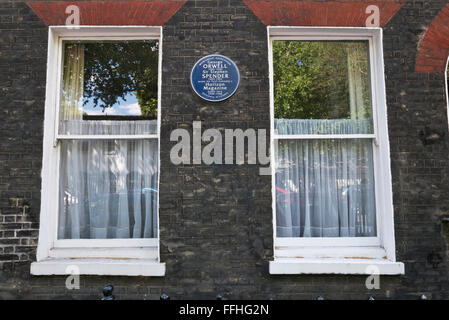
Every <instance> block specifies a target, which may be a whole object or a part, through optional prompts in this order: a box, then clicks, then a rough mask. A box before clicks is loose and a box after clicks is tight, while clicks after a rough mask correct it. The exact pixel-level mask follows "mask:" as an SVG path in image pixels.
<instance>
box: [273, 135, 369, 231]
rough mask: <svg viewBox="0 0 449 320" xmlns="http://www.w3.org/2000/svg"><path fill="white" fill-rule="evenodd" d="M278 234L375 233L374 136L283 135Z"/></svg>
mask: <svg viewBox="0 0 449 320" xmlns="http://www.w3.org/2000/svg"><path fill="white" fill-rule="evenodd" d="M276 226H277V236H278V237H374V236H376V206H375V195H374V173H373V155H372V141H370V140H356V139H347V140H346V139H344V140H296V141H292V140H280V141H279V144H278V150H277V161H276Z"/></svg>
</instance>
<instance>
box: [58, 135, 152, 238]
mask: <svg viewBox="0 0 449 320" xmlns="http://www.w3.org/2000/svg"><path fill="white" fill-rule="evenodd" d="M61 143H62V146H61V167H60V194H59V229H58V230H59V232H58V238H59V239H114V238H154V237H157V198H158V197H157V195H158V189H157V186H158V143H157V140H136V141H132V140H68V141H62V142H61Z"/></svg>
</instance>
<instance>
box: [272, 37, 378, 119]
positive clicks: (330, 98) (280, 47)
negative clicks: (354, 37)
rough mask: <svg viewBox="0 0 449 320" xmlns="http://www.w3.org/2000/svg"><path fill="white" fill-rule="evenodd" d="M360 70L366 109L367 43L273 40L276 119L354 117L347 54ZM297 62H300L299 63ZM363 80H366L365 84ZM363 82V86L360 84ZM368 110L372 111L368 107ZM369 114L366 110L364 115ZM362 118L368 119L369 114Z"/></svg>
mask: <svg viewBox="0 0 449 320" xmlns="http://www.w3.org/2000/svg"><path fill="white" fill-rule="evenodd" d="M349 52H350V54H351V57H350V59H349V61H352V62H350V63H351V67H352V68H357V72H358V74H360V75H361V77H362V78H361V79H359V84H358V85H359V86H362V87H363V88H362V92H363V101H364V103H363V104H364V106H369V105H370V97H369V92H370V90H369V80H368V55H367V47H366V43H364V42H356V41H353V42H347V41H345V42H342V41H333V42H331V41H327V42H322V41H274V42H273V68H274V91H275V92H274V93H275V104H274V105H275V117H276V118H287V119H337V118H340V119H344V118H351V114H350V108H349V105H350V96H349V80H348V78H349V77H348V72H349V71H348V70H349V69H348V68H349V63H348V55H349ZM298 60H299V61H300V62H298ZM362 79H363V81H362ZM360 82H361V83H360ZM367 109H369V108H367ZM367 111H368V112H369V110H366V111H365V112H367ZM359 117H362V118H366V117H369V114H368V115H367V114H365V115H361V114H359Z"/></svg>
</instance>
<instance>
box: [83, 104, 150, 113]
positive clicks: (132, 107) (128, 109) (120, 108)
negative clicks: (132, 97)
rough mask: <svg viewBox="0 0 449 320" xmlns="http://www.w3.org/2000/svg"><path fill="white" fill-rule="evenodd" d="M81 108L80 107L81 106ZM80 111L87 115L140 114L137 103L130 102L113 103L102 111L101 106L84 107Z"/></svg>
mask: <svg viewBox="0 0 449 320" xmlns="http://www.w3.org/2000/svg"><path fill="white" fill-rule="evenodd" d="M81 109H82V108H81ZM82 111H83V112H84V113H85V114H87V115H89V116H141V115H142V111H141V110H140V106H139V103H137V102H136V103H131V104H127V105H115V106H114V107H112V108H106V109H105V110H104V112H103V110H102V109H101V108H92V109H87V110H86V108H84V109H82Z"/></svg>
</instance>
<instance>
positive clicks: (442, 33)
mask: <svg viewBox="0 0 449 320" xmlns="http://www.w3.org/2000/svg"><path fill="white" fill-rule="evenodd" d="M448 20H449V4H447V5H446V6H445V7H444V8H443V9H442V10H441V11H440V12H439V13H438V15H437V16H436V17H435V19H434V20H433V21H432V23H431V25H430V26H429V28H428V29H427V31H426V34H425V35H424V37H423V38H422V40H421V41H420V43H419V48H418V57H417V58H416V67H415V69H416V72H445V71H446V65H447V56H448V55H449V25H448V23H447V21H448Z"/></svg>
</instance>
